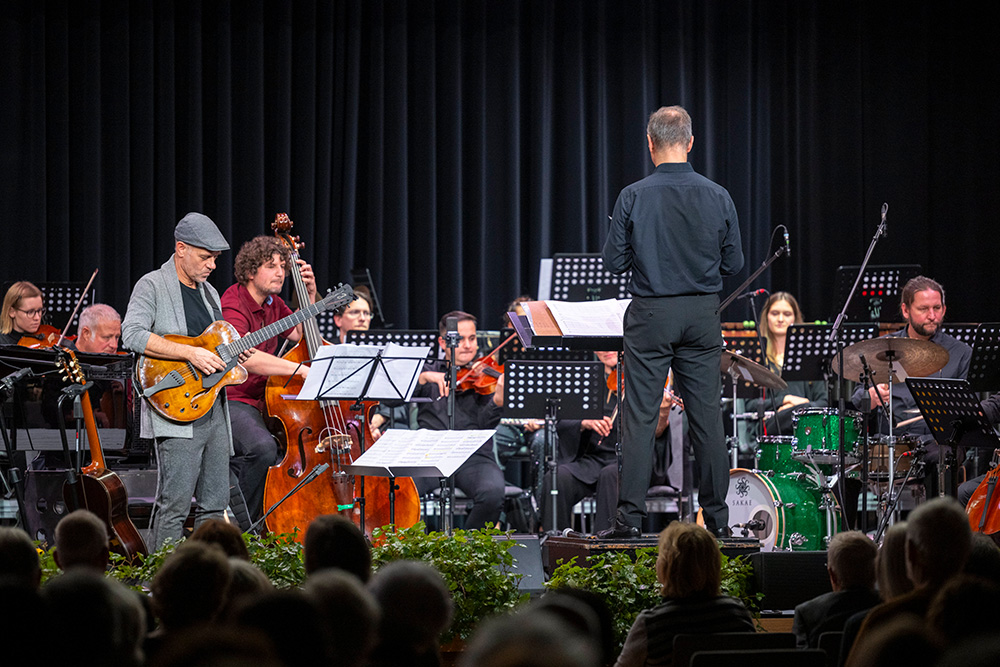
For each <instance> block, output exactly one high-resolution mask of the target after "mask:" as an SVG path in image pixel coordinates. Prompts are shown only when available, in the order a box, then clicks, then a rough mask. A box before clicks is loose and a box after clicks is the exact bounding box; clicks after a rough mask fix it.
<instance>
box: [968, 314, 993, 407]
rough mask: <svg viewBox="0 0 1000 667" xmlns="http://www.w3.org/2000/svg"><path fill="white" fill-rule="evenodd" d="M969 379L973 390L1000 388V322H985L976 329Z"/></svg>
mask: <svg viewBox="0 0 1000 667" xmlns="http://www.w3.org/2000/svg"><path fill="white" fill-rule="evenodd" d="M968 380H969V384H970V385H971V386H972V389H973V391H990V392H992V391H997V390H998V389H1000V322H983V323H982V324H980V325H979V327H978V328H977V329H976V337H975V340H974V341H973V343H972V359H971V360H970V361H969V374H968Z"/></svg>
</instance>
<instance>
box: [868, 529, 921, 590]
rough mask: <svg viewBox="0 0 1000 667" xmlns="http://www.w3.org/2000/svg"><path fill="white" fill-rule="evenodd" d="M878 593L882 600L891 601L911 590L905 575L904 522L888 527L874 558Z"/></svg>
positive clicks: (910, 582)
mask: <svg viewBox="0 0 1000 667" xmlns="http://www.w3.org/2000/svg"><path fill="white" fill-rule="evenodd" d="M875 568H876V570H877V573H876V576H877V579H878V593H879V596H880V597H881V598H882V600H884V601H885V600H892V599H893V598H898V597H899V596H900V595H905V594H906V593H909V592H910V591H912V590H913V582H912V581H910V577H909V576H907V574H906V522H905V521H899V522H897V523H894V524H893V525H891V526H889V529H888V530H887V531H885V537H884V538H882V548H881V549H879V552H878V556H877V557H876V558H875Z"/></svg>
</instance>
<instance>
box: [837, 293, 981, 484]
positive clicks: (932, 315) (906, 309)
mask: <svg viewBox="0 0 1000 667" xmlns="http://www.w3.org/2000/svg"><path fill="white" fill-rule="evenodd" d="M899 309H900V312H901V313H902V315H903V319H904V320H906V326H905V327H904V328H902V329H900V330H899V331H896V332H894V333H891V334H888V335H889V336H896V337H898V338H915V339H919V340H928V341H930V342H932V343H936V344H937V345H940V346H941V347H943V348H944V349H945V351H946V352H948V363H947V364H945V366H944V368H942V369H941V370H940V371H938V372H937V373H933V374H932V375H930V376H929V377H935V378H959V379H962V378H965V376H966V375H967V374H968V372H969V360H970V359H971V358H972V348H970V347H969V346H968V345H966V344H965V343H963V342H961V341H959V340H957V339H955V338H953V337H951V336H949V335H948V334H946V333H943V332H942V331H941V323H942V322H943V321H944V315H945V295H944V288H943V287H942V286H941V285H940V283H938V282H937V281H934V280H932V279H930V278H927V277H925V276H917V277H916V278H911V279H910V280H909V281H907V283H906V285H904V286H903V291H902V295H901V299H900V304H899ZM873 361H874V360H869V363H872V362H873ZM876 370H878V369H876ZM849 379H854V380H856V379H857V378H849ZM867 393H868V398H869V399H870V400H871V409H872V412H875V411H876V410H877V409H878V406H879V405H880V403H879V400H878V396H881V398H882V400H883V401H886V402H888V400H889V385H888V384H878V385H875V386H874V387H872V388H870V389H869V390H868V392H867ZM864 395H865V389H864V386H862V385H858V387H857V389H855V391H854V395H853V396H852V397H851V400H852V401H853V403H854V405H855V406H856V407H858V408H859V409H860V408H861V403H862V398H863V397H864ZM916 407H917V403H916V401H914V400H913V395H912V394H910V390H909V388H907V386H906V384H905V383H903V382H900V383H894V384H893V385H892V414H893V418H894V419H895V420H896V422H897V423H898V422H900V421H906V420H907V419H911V418H912V417H913V416H914V415H917V414H918V413H917V410H916ZM878 424H879V426H878V430H879V432H880V433H888V432H889V427H888V422H887V421H886V419H885V416H884V415H882V414H881V413H879V418H878ZM893 434H894V435H897V436H898V435H904V434H909V435H915V436H917V437H919V438H920V440H921V441H922V442H923V443H924V444H925V446H926V449H925V454H924V461H925V462H927V463H930V464H934V463H936V462H937V460H938V451H939V450H938V445H937V443H936V442H935V441H934V438H933V436H932V435H931V432H930V429H929V428H928V427H927V424H926V422H925V421H924V420H923V419H917V420H916V421H913V422H911V423H910V424H907V425H906V426H904V427H903V428H899V427H897V428H896V429H894V431H893ZM926 479H927V480H928V482H930V483H931V484H936V476H935V475H927V476H926ZM928 491H929V492H930V493H931V494H932V495H933V494H934V493H936V489H928Z"/></svg>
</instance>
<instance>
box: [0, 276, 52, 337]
mask: <svg viewBox="0 0 1000 667" xmlns="http://www.w3.org/2000/svg"><path fill="white" fill-rule="evenodd" d="M43 315H45V308H44V307H43V302H42V290H40V289H38V288H37V287H35V286H34V285H33V284H31V283H29V282H28V281H27V280H20V281H18V282H16V283H14V284H13V285H11V286H10V289H8V290H7V296H5V297H4V300H3V310H2V311H0V345H17V344H18V342H19V341H20V340H21V338H23V337H24V336H32V337H33V336H34V335H35V333H36V332H37V331H38V327H39V326H41V324H42V316H43Z"/></svg>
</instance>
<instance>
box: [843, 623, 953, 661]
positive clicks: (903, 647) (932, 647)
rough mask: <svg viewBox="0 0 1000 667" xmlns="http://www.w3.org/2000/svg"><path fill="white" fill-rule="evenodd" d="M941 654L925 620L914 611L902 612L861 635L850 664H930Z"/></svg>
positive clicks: (852, 653)
mask: <svg viewBox="0 0 1000 667" xmlns="http://www.w3.org/2000/svg"><path fill="white" fill-rule="evenodd" d="M940 653H941V647H940V645H939V644H938V643H937V641H936V640H935V639H934V638H933V637H931V636H929V633H928V632H927V628H926V627H925V625H924V623H923V620H922V619H921V618H920V617H919V616H915V615H913V614H901V615H899V616H897V617H895V618H893V619H892V620H890V621H889V622H887V623H885V624H884V625H880V626H878V627H877V628H875V629H874V630H872V631H871V632H869V633H868V634H862V635H861V636H859V637H858V640H857V642H856V643H855V645H854V648H853V649H852V650H851V664H852V665H853V666H854V667H897V666H898V665H909V666H911V667H916V666H918V665H919V666H923V665H926V666H928V667H930V665H934V664H935V663H936V662H937V658H938V656H939V655H940ZM855 657H857V660H856V661H855Z"/></svg>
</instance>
